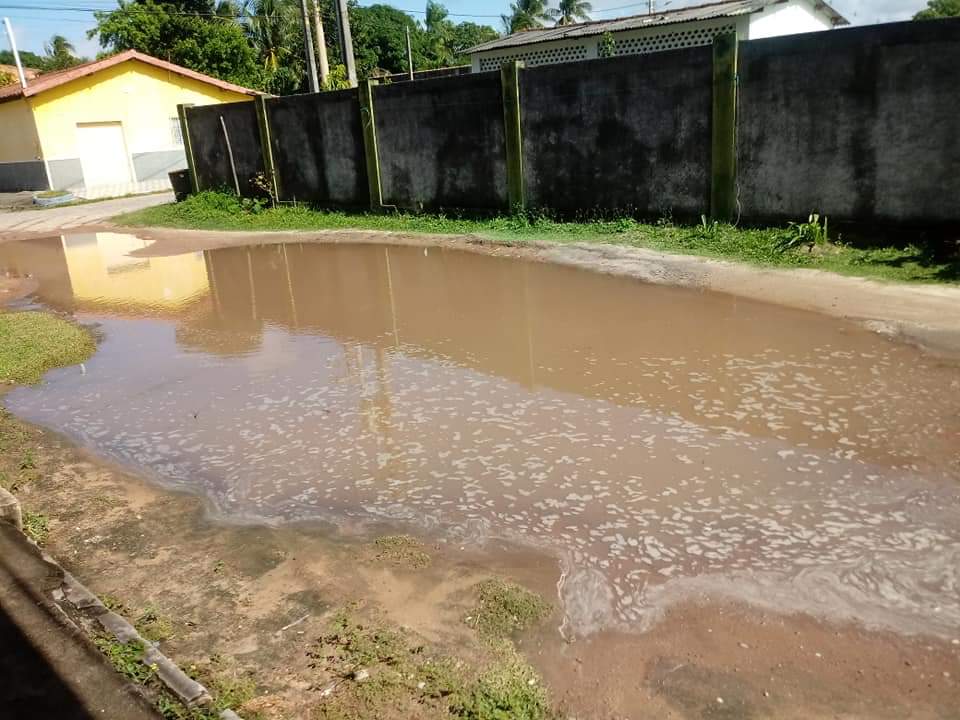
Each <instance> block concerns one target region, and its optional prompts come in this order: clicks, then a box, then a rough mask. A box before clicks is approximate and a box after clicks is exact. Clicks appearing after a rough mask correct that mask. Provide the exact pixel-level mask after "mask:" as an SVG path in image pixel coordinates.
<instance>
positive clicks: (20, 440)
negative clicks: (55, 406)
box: [0, 408, 40, 494]
mask: <svg viewBox="0 0 960 720" xmlns="http://www.w3.org/2000/svg"><path fill="white" fill-rule="evenodd" d="M39 462H40V461H39V459H38V458H37V451H36V448H35V447H34V446H33V441H32V439H31V437H30V434H29V433H28V432H27V431H26V429H25V428H24V426H23V425H22V424H21V423H20V422H19V421H18V420H17V419H16V418H14V417H13V415H11V414H10V413H9V412H7V411H6V410H4V409H2V408H0V487H3V488H4V489H6V490H8V491H10V492H12V493H14V494H16V493H17V492H18V491H19V490H20V489H21V488H23V487H24V486H26V485H29V484H30V483H32V482H34V481H35V480H37V479H38V478H39V477H40V469H39Z"/></svg>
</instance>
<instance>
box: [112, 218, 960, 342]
mask: <svg viewBox="0 0 960 720" xmlns="http://www.w3.org/2000/svg"><path fill="white" fill-rule="evenodd" d="M115 231H121V230H117V229H115ZM122 231H125V232H130V230H129V229H123V230H122ZM134 232H135V233H136V235H137V236H138V237H142V238H145V239H149V240H153V241H154V244H153V245H151V246H150V247H149V248H147V249H146V250H145V251H143V252H142V253H138V254H139V255H143V256H149V255H156V256H162V255H170V254H176V253H182V252H190V251H196V250H208V249H213V248H221V247H230V246H236V245H255V244H262V243H276V242H283V241H285V240H295V241H297V242H321V243H323V242H326V243H388V244H395V245H415V246H424V247H450V248H459V249H463V250H468V251H471V252H480V253H486V254H496V255H507V256H511V257H518V258H524V259H530V260H535V261H541V262H552V263H558V264H562V265H570V266H575V267H582V268H585V269H589V270H593V271H596V272H601V273H608V274H612V275H619V276H625V277H632V278H636V279H638V280H641V281H644V282H652V283H660V284H665V285H675V286H679V287H689V288H692V289H697V290H702V291H714V292H722V293H727V294H730V295H736V296H739V297H744V298H749V299H753V300H760V301H763V302H770V303H776V304H779V305H784V306H788V307H793V308H799V309H802V310H811V311H814V312H820V313H824V314H826V315H831V316H833V317H839V318H844V319H849V320H854V321H857V322H861V323H863V324H865V325H867V327H869V328H870V329H872V330H874V331H876V332H879V333H882V334H884V335H887V336H890V337H895V338H899V339H901V340H903V341H906V342H911V343H914V344H917V345H920V346H922V347H924V348H926V349H928V350H931V351H934V352H942V353H947V354H960V312H958V311H957V308H958V307H960V287H953V286H944V285H916V284H905V283H892V282H880V281H875V280H866V279H862V278H854V277H847V276H843V275H837V274H834V273H829V272H824V271H821V270H803V269H791V270H787V269H774V268H762V267H756V266H751V265H746V264H742V263H735V262H725V261H721V260H714V259H709V258H702V257H695V256H689V255H675V254H669V253H663V252H657V251H654V250H646V249H642V248H631V247H624V246H617V245H605V244H592V243H591V244H559V243H547V242H531V243H524V244H523V245H506V244H503V243H500V242H496V241H489V240H484V239H482V238H479V237H476V236H471V235H425V234H405V233H395V232H381V231H346V232H345V231H319V232H318V231H313V232H267V233H264V232H220V231H195V230H171V229H158V228H146V229H138V230H135V231H134Z"/></svg>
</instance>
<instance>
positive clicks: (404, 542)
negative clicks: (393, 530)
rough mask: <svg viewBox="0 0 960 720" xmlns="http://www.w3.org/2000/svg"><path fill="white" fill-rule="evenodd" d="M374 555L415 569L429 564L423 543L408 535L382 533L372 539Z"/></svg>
mask: <svg viewBox="0 0 960 720" xmlns="http://www.w3.org/2000/svg"><path fill="white" fill-rule="evenodd" d="M373 547H374V549H375V555H374V557H375V558H376V559H377V560H380V561H382V562H389V563H392V564H394V565H403V566H406V567H411V568H415V569H420V568H425V567H426V566H427V565H429V564H430V555H429V554H428V553H427V552H425V551H424V549H423V543H421V542H420V541H419V540H417V539H416V538H415V537H411V536H410V535H384V536H383V537H378V538H377V539H376V540H374V541H373Z"/></svg>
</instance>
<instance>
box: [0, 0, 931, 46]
mask: <svg viewBox="0 0 960 720" xmlns="http://www.w3.org/2000/svg"><path fill="white" fill-rule="evenodd" d="M702 2H704V0H672V2H670V3H669V4H668V3H667V0H658V1H657V6H658V7H659V8H661V9H666V8H670V7H680V6H683V5H697V4H700V3H702ZM362 4H364V5H369V4H372V2H368V1H364V2H362ZM388 4H391V5H394V6H395V7H399V8H401V9H404V10H408V9H419V8H420V7H422V5H424V4H426V3H425V2H424V3H420V2H413V1H412V0H396V1H395V2H390V3H388ZM444 4H445V5H446V6H447V8H448V9H449V10H450V13H451V15H454V17H453V19H454V20H472V21H474V22H479V23H487V24H490V25H493V26H494V27H496V28H497V29H498V30H499V29H500V27H499V20H498V18H499V16H500V14H501V13H504V12H505V11H506V9H507V7H508V6H509V0H495V1H490V0H447V2H445V3H444ZM551 4H553V3H551ZM831 4H832V5H833V6H834V7H835V8H836V9H837V10H839V11H840V12H841V13H843V14H844V15H846V16H847V18H848V19H849V20H850V21H851V22H853V23H854V24H858V25H859V24H868V23H875V22H889V21H893V20H906V19H908V18H909V17H911V16H912V15H913V13H915V12H916V11H917V10H919V9H920V8H921V7H924V6H925V5H926V0H831ZM5 6H6V7H5ZM10 6H17V7H16V8H12V7H10ZM67 7H71V8H103V9H110V8H113V7H116V0H0V16H7V17H9V18H10V22H11V23H12V24H13V27H14V32H15V34H16V36H17V45H19V47H20V49H22V50H32V51H33V52H37V53H40V52H42V51H43V43H44V42H45V41H46V40H47V39H49V37H50V36H51V35H54V34H60V35H65V36H66V37H67V39H69V40H70V41H71V42H72V43H73V45H74V47H76V48H77V51H78V52H79V54H81V55H87V56H91V57H92V56H93V55H95V54H96V53H97V51H98V50H99V46H98V45H97V42H96V40H88V39H87V37H86V33H87V30H89V29H91V28H92V27H93V26H94V24H95V23H94V21H93V14H92V12H70V11H66V10H63V9H62V8H67ZM593 7H594V13H593V17H594V19H601V18H609V17H618V16H621V15H630V14H633V13H641V12H645V9H646V2H645V1H644V2H636V0H594V2H593ZM413 16H414V17H421V18H422V17H423V15H422V13H414V14H413ZM468 16H485V17H468ZM0 48H7V42H6V37H3V38H0Z"/></svg>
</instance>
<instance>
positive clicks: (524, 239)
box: [114, 192, 960, 282]
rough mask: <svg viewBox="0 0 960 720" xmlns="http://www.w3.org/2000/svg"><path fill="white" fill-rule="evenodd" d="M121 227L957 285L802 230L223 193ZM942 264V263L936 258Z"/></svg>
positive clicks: (141, 214)
mask: <svg viewBox="0 0 960 720" xmlns="http://www.w3.org/2000/svg"><path fill="white" fill-rule="evenodd" d="M114 220H115V222H118V223H119V224H121V225H128V226H139V227H146V226H156V227H176V228H186V229H196V230H246V231H271V230H307V231H309V230H349V229H356V230H387V231H395V232H405V233H444V234H454V235H472V236H476V237H479V238H482V239H487V240H490V241H493V242H504V243H511V244H523V243H529V242H543V241H546V242H554V243H601V244H613V245H625V246H629V247H638V248H649V249H653V250H660V251H664V252H672V253H682V254H688V255H699V256H706V257H715V258H722V259H727V260H737V261H741V262H747V263H752V264H756V265H763V266H770V267H802V268H816V269H820V270H829V271H832V272H838V273H843V274H847V275H856V276H863V277H871V278H877V279H887V280H897V281H913V282H957V281H960V258H958V257H957V256H956V253H954V254H953V256H952V257H949V258H947V259H944V258H942V257H937V256H936V253H934V252H933V248H932V246H931V245H930V244H926V245H924V244H912V243H906V244H902V245H899V246H894V245H885V246H882V247H877V246H866V245H865V246H861V245H863V244H862V243H861V244H858V245H855V244H852V243H851V244H848V243H844V242H840V240H842V238H840V237H839V236H836V235H834V234H832V233H831V240H832V242H823V243H820V242H818V241H819V240H820V238H821V235H822V233H820V232H811V230H812V226H811V223H810V222H803V219H802V218H798V220H799V221H800V222H798V223H794V224H788V225H787V226H785V227H765V228H741V227H734V226H732V225H725V224H720V223H707V222H701V223H695V224H686V225H685V224H675V223H672V222H669V221H666V220H661V221H659V222H655V223H644V222H638V221H636V220H633V219H631V218H621V219H616V220H608V219H602V220H588V221H584V222H560V221H557V220H553V219H551V218H549V217H547V216H546V215H542V214H525V215H518V216H500V217H493V218H488V219H470V218H463V217H454V216H449V215H429V214H424V215H414V214H405V213H393V214H363V213H344V212H332V211H320V210H315V209H312V208H310V207H308V206H305V205H287V204H285V205H281V206H278V207H276V208H261V206H260V204H258V203H257V204H255V203H252V202H250V201H241V200H238V199H237V198H236V197H234V196H232V195H228V194H223V193H216V192H203V193H200V194H198V195H195V196H192V197H190V198H188V199H187V200H186V201H184V202H182V203H175V204H167V205H158V206H155V207H151V208H145V209H143V210H138V211H136V212H133V213H129V214H127V215H121V216H119V217H118V218H115V219H114ZM941 254H942V253H941Z"/></svg>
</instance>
